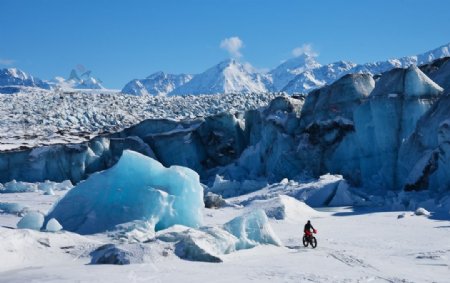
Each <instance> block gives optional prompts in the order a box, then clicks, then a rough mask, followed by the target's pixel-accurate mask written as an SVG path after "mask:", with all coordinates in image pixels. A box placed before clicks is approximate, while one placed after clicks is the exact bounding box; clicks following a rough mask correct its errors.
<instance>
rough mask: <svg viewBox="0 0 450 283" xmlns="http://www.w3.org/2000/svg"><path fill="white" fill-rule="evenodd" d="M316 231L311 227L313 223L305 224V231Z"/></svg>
mask: <svg viewBox="0 0 450 283" xmlns="http://www.w3.org/2000/svg"><path fill="white" fill-rule="evenodd" d="M311 229H312V230H314V227H313V226H312V225H311V223H306V224H305V229H304V230H303V231H311Z"/></svg>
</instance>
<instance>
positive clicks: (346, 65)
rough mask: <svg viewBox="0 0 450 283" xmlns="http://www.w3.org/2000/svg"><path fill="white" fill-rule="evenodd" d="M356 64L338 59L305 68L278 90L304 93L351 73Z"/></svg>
mask: <svg viewBox="0 0 450 283" xmlns="http://www.w3.org/2000/svg"><path fill="white" fill-rule="evenodd" d="M355 66H356V64H354V63H351V62H346V61H339V62H336V63H331V64H328V65H324V66H321V67H318V68H315V69H310V70H306V71H304V72H302V73H300V74H298V75H297V76H295V78H293V79H292V80H291V81H289V82H288V83H287V84H286V85H285V86H284V87H282V88H281V89H278V90H280V91H284V92H287V93H289V94H292V93H297V92H300V93H306V92H309V91H310V90H313V89H316V88H319V87H322V86H324V85H327V84H330V83H332V82H334V81H336V80H337V79H339V78H340V77H342V76H343V75H345V74H348V73H351V70H352V69H353V68H354V67H355Z"/></svg>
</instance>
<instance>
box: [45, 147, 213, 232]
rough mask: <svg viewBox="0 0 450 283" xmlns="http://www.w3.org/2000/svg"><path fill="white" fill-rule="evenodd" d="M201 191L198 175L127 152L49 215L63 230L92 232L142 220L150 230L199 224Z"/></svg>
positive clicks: (79, 188) (96, 174) (71, 194)
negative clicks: (176, 225) (148, 225)
mask: <svg viewBox="0 0 450 283" xmlns="http://www.w3.org/2000/svg"><path fill="white" fill-rule="evenodd" d="M203 207H204V203H203V187H202V186H201V184H200V181H199V176H198V174H197V173H196V172H194V171H193V170H191V169H188V168H185V167H181V166H171V167H170V168H166V167H164V166H163V165H162V164H161V163H159V162H158V161H156V160H154V159H152V158H150V157H146V156H144V155H142V154H140V153H137V152H134V151H129V150H126V151H124V152H123V155H122V157H121V158H120V160H119V162H118V163H117V164H116V165H114V166H113V167H112V168H110V169H108V170H105V171H102V172H98V173H95V174H92V175H91V176H90V177H89V178H88V179H87V180H86V181H83V182H81V183H79V184H78V185H77V186H76V187H75V188H73V189H72V190H71V191H70V192H68V193H67V194H66V196H65V197H64V198H62V199H61V200H60V201H59V202H58V203H57V204H56V205H55V206H54V208H53V209H52V210H51V211H50V213H49V214H48V215H47V217H46V222H47V221H49V220H50V219H52V218H55V219H56V220H57V221H58V222H59V223H60V224H61V225H62V226H63V227H64V229H65V230H68V231H72V232H77V233H79V234H93V233H98V232H104V231H107V230H112V229H114V227H115V226H116V225H118V224H122V223H127V222H131V221H134V220H143V221H147V222H148V223H150V224H151V226H152V227H153V228H154V230H155V231H158V230H161V229H165V228H167V227H170V226H172V225H175V224H181V225H185V226H189V227H199V226H200V225H201V224H202V209H203Z"/></svg>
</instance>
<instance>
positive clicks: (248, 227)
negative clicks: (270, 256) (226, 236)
mask: <svg viewBox="0 0 450 283" xmlns="http://www.w3.org/2000/svg"><path fill="white" fill-rule="evenodd" d="M224 229H225V230H226V231H228V232H230V233H231V234H233V235H234V236H235V237H237V238H238V239H239V242H238V243H237V244H236V249H237V250H240V249H248V248H253V247H255V246H257V245H260V244H271V245H275V246H281V241H280V239H279V238H278V236H277V235H276V234H275V233H274V231H273V230H272V227H271V226H270V224H269V220H268V218H267V215H266V214H265V213H264V211H263V210H262V209H257V210H254V211H252V212H250V213H248V214H244V215H242V216H238V217H236V218H234V219H233V220H231V221H230V222H228V223H226V224H225V225H224Z"/></svg>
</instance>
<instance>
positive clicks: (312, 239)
mask: <svg viewBox="0 0 450 283" xmlns="http://www.w3.org/2000/svg"><path fill="white" fill-rule="evenodd" d="M311 247H312V248H313V249H315V248H316V247H317V240H316V237H312V238H311Z"/></svg>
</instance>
